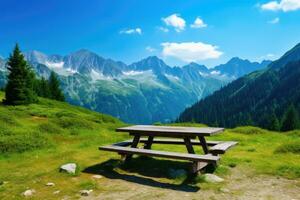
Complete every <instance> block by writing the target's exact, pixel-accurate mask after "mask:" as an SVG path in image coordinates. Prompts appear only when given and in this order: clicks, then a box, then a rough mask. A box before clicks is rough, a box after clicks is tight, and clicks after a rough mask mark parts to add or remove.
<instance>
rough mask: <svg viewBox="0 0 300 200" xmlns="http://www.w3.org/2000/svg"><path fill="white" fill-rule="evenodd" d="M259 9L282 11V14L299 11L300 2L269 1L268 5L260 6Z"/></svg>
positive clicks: (285, 0)
mask: <svg viewBox="0 0 300 200" xmlns="http://www.w3.org/2000/svg"><path fill="white" fill-rule="evenodd" d="M261 9H262V10H271V11H278V10H282V11H284V12H288V11H294V10H298V9H300V0H280V1H270V2H268V3H265V4H262V5H261Z"/></svg>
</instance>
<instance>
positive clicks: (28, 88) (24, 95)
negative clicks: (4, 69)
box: [4, 44, 37, 105]
mask: <svg viewBox="0 0 300 200" xmlns="http://www.w3.org/2000/svg"><path fill="white" fill-rule="evenodd" d="M8 71H9V75H8V82H7V85H6V88H5V100H4V103H5V104H8V105H21V104H30V103H33V102H35V101H36V100H37V98H36V94H35V92H34V90H33V82H34V79H35V74H34V73H33V71H32V70H31V68H30V66H29V65H28V64H27V62H26V61H25V59H24V56H23V54H22V53H21V51H20V49H19V46H18V44H16V46H15V49H14V51H13V53H12V54H11V55H10V57H9V60H8Z"/></svg>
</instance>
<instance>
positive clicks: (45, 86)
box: [35, 77, 51, 98]
mask: <svg viewBox="0 0 300 200" xmlns="http://www.w3.org/2000/svg"><path fill="white" fill-rule="evenodd" d="M35 85H36V86H35V91H36V93H37V95H38V96H40V97H44V98H51V96H50V89H49V83H48V80H46V79H45V78H44V77H42V78H41V79H37V80H36V84H35Z"/></svg>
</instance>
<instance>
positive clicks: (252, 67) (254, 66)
mask: <svg viewBox="0 0 300 200" xmlns="http://www.w3.org/2000/svg"><path fill="white" fill-rule="evenodd" d="M270 63H271V61H267V60H264V61H262V62H261V63H258V62H250V61H249V60H243V59H240V58H238V57H233V58H232V59H230V60H229V61H228V62H227V63H226V64H222V65H218V66H216V67H214V68H213V69H214V70H215V72H216V73H218V72H219V73H221V74H226V75H229V76H234V77H236V78H238V77H241V76H243V75H245V74H249V73H250V72H253V71H256V70H260V69H263V68H265V67H267V66H268V65H269V64H270Z"/></svg>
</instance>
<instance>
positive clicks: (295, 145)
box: [275, 141, 300, 154]
mask: <svg viewBox="0 0 300 200" xmlns="http://www.w3.org/2000/svg"><path fill="white" fill-rule="evenodd" d="M275 153H294V154H300V141H295V142H290V143H287V144H282V145H280V146H279V147H277V149H276V150H275Z"/></svg>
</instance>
